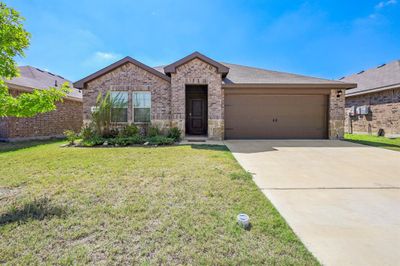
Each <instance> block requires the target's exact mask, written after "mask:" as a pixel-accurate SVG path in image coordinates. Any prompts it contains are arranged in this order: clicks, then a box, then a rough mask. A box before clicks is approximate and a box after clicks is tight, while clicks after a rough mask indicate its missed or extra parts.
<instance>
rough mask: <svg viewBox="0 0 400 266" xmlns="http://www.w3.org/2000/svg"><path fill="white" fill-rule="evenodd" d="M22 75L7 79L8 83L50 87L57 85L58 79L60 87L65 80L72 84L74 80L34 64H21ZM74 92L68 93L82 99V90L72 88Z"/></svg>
mask: <svg viewBox="0 0 400 266" xmlns="http://www.w3.org/2000/svg"><path fill="white" fill-rule="evenodd" d="M19 71H20V76H19V77H16V78H13V79H11V80H5V82H6V83H7V84H10V85H15V86H21V87H25V88H29V89H42V90H45V89H48V88H49V87H55V83H56V81H57V85H58V87H60V86H61V85H62V84H63V83H64V82H68V83H69V84H70V86H72V82H71V81H69V80H67V79H65V78H63V77H61V76H59V75H55V74H53V73H50V72H47V71H44V70H41V69H38V68H35V67H32V66H20V67H19ZM71 89H72V92H70V93H69V94H68V96H69V97H71V98H76V99H82V92H81V91H80V90H78V89H76V88H71Z"/></svg>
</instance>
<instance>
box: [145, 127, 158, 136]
mask: <svg viewBox="0 0 400 266" xmlns="http://www.w3.org/2000/svg"><path fill="white" fill-rule="evenodd" d="M147 135H148V136H149V137H155V136H159V135H160V129H159V128H158V127H157V126H150V127H149V131H148V132H147Z"/></svg>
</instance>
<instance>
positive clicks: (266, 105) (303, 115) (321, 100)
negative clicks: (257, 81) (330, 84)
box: [225, 93, 328, 139]
mask: <svg viewBox="0 0 400 266" xmlns="http://www.w3.org/2000/svg"><path fill="white" fill-rule="evenodd" d="M327 108H328V96H327V95H266V94H256V95H251V94H249V95H246V94H229V93H228V94H226V95H225V138H226V139H324V138H327V113H328V112H327Z"/></svg>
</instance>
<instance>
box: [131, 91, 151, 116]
mask: <svg viewBox="0 0 400 266" xmlns="http://www.w3.org/2000/svg"><path fill="white" fill-rule="evenodd" d="M135 93H147V94H150V107H148V108H149V109H150V120H149V122H136V121H135ZM151 101H152V95H151V91H133V92H132V122H133V123H134V124H150V123H151ZM146 108H147V107H146Z"/></svg>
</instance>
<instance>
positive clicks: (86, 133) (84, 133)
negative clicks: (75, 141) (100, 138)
mask: <svg viewBox="0 0 400 266" xmlns="http://www.w3.org/2000/svg"><path fill="white" fill-rule="evenodd" d="M79 135H80V137H81V138H82V139H83V140H86V139H90V138H92V137H93V136H95V135H96V131H95V130H94V128H93V126H92V125H91V124H89V125H84V126H83V127H82V129H81V133H80V134H79Z"/></svg>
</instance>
